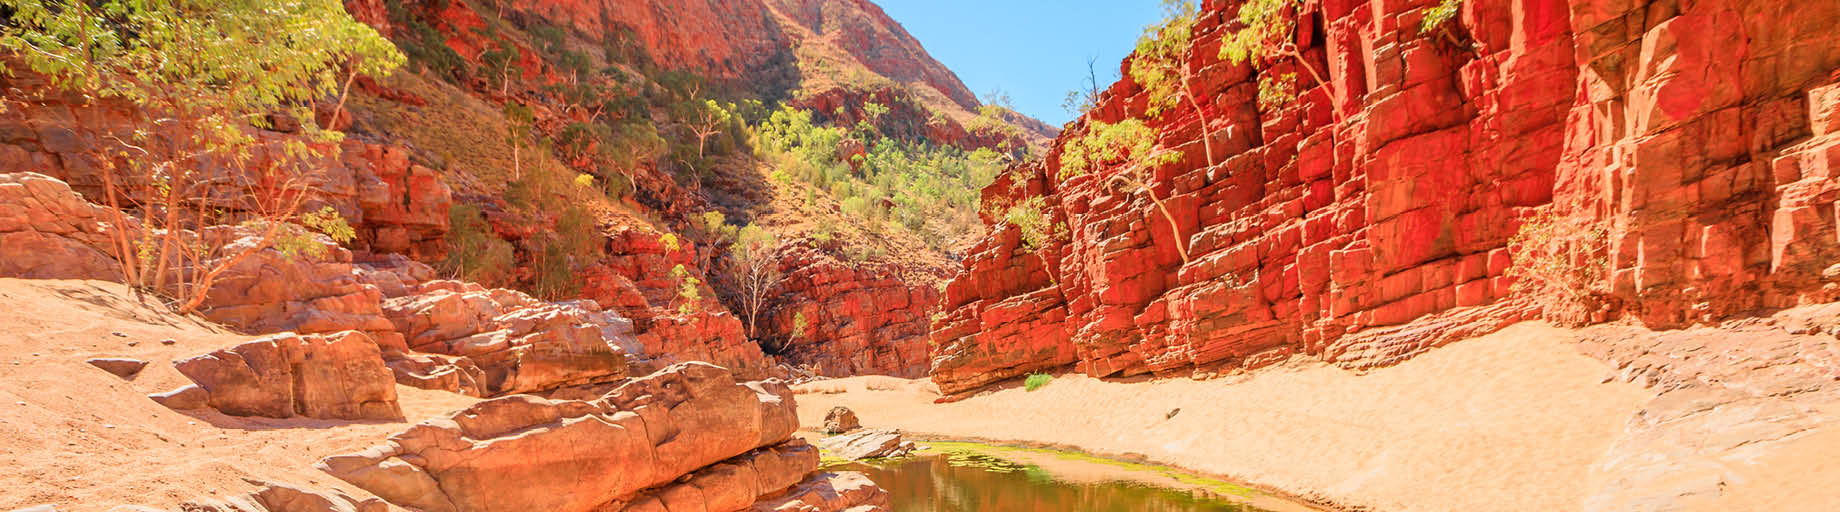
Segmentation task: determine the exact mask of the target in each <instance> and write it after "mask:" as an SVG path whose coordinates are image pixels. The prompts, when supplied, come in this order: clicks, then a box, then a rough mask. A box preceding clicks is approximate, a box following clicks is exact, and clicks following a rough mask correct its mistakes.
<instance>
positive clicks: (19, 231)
mask: <svg viewBox="0 0 1840 512" xmlns="http://www.w3.org/2000/svg"><path fill="white" fill-rule="evenodd" d="M0 154H4V153H0ZM11 163H12V162H9V164H11ZM114 220H116V219H115V217H114V215H113V213H112V210H110V209H108V208H105V207H102V206H98V205H95V204H91V203H90V202H89V201H87V200H85V199H83V196H81V195H78V194H77V192H76V191H74V190H71V188H70V185H66V184H65V183H64V182H62V181H59V180H57V179H54V178H52V177H50V176H46V175H43V174H37V173H30V172H25V173H7V174H0V277H20V278H27V279H115V280H119V279H120V278H121V269H120V266H119V265H118V264H117V263H116V261H115V258H114V257H113V256H111V254H113V252H112V251H111V250H110V249H109V248H110V247H112V246H113V245H112V243H111V241H112V240H113V238H112V237H113V235H112V233H113V232H114V231H115V230H116V229H118V227H117V226H116V225H115V223H114V222H113V221H114ZM123 220H126V221H127V222H128V226H129V227H128V229H129V230H131V231H138V230H139V228H138V227H135V226H138V224H135V223H134V222H133V219H123Z"/></svg>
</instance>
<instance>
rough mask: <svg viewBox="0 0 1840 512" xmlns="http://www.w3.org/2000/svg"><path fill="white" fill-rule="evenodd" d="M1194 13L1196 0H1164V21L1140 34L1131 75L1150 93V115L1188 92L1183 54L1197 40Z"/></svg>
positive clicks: (1164, 109)
mask: <svg viewBox="0 0 1840 512" xmlns="http://www.w3.org/2000/svg"><path fill="white" fill-rule="evenodd" d="M1253 1H1255V2H1256V1H1260V0H1253ZM1195 13H1196V8H1195V2H1194V0H1163V20H1162V22H1161V23H1158V24H1155V25H1151V26H1149V27H1145V28H1144V33H1143V35H1142V36H1139V37H1138V38H1137V49H1136V53H1135V54H1133V55H1132V58H1131V79H1132V80H1134V81H1136V82H1137V83H1138V85H1142V86H1143V87H1144V91H1145V93H1146V94H1148V95H1149V98H1150V104H1149V109H1148V110H1149V113H1150V115H1151V116H1158V115H1162V113H1163V112H1164V111H1167V110H1169V109H1171V108H1175V107H1176V106H1177V105H1178V104H1180V103H1181V101H1182V98H1183V96H1184V95H1185V94H1187V93H1186V91H1185V90H1184V89H1185V88H1186V87H1188V85H1187V84H1186V83H1185V82H1184V80H1183V75H1184V69H1183V68H1184V66H1186V62H1187V60H1186V59H1184V58H1183V55H1184V53H1186V52H1187V51H1188V48H1189V46H1190V45H1191V44H1192V43H1193V40H1194V30H1195Z"/></svg>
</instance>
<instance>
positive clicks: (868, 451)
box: [818, 429, 915, 460]
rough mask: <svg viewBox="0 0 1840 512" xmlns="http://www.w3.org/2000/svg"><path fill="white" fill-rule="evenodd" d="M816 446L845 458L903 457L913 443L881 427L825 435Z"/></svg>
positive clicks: (834, 455) (912, 447)
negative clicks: (850, 432) (851, 432)
mask: <svg viewBox="0 0 1840 512" xmlns="http://www.w3.org/2000/svg"><path fill="white" fill-rule="evenodd" d="M818 447H819V448H822V449H823V450H824V451H825V452H827V453H829V454H830V455H831V456H832V457H837V458H840V459H845V460H860V459H880V458H893V457H904V456H907V454H909V453H913V451H914V448H915V446H914V443H911V442H907V441H903V440H901V433H900V432H895V431H893V430H883V429H870V430H864V431H861V432H857V433H854V434H844V435H840V436H832V437H827V438H824V439H823V440H821V441H818Z"/></svg>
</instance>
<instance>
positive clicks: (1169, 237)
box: [933, 0, 1840, 393]
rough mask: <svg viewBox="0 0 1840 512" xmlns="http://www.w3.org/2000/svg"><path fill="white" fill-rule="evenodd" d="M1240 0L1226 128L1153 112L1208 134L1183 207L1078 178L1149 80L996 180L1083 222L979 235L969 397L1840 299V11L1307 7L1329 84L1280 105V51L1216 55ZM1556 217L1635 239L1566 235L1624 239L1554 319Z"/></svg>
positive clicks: (1187, 144)
mask: <svg viewBox="0 0 1840 512" xmlns="http://www.w3.org/2000/svg"><path fill="white" fill-rule="evenodd" d="M1238 4H1239V2H1209V3H1206V6H1205V9H1206V11H1207V12H1205V13H1203V15H1202V16H1200V17H1199V19H1200V21H1199V23H1198V26H1197V28H1196V30H1197V31H1198V33H1197V36H1196V40H1197V41H1201V43H1200V44H1199V45H1198V46H1197V47H1196V48H1195V49H1194V50H1195V51H1194V52H1193V54H1194V57H1193V58H1192V60H1193V63H1194V64H1195V65H1196V66H1197V67H1198V68H1199V69H1200V73H1199V76H1198V78H1197V79H1195V80H1193V81H1191V82H1190V83H1191V86H1192V87H1193V88H1195V92H1196V93H1197V94H1198V95H1199V96H1200V97H1201V98H1203V104H1202V109H1203V111H1205V113H1206V115H1205V119H1206V127H1205V128H1206V130H1205V131H1204V130H1203V129H1202V128H1203V126H1202V118H1203V116H1198V115H1196V112H1195V111H1194V109H1192V108H1189V107H1182V108H1178V109H1175V110H1172V111H1170V112H1168V113H1165V114H1164V115H1163V116H1161V117H1159V118H1156V119H1154V120H1152V121H1151V122H1150V123H1151V125H1152V126H1153V127H1154V128H1155V129H1156V130H1157V131H1158V137H1159V142H1160V144H1161V145H1162V146H1163V147H1168V148H1173V149H1175V150H1177V151H1179V152H1180V153H1181V155H1182V160H1181V161H1180V162H1177V163H1175V164H1173V165H1168V166H1164V167H1162V168H1159V169H1156V170H1155V172H1154V175H1155V176H1154V180H1153V181H1154V188H1155V193H1156V194H1157V197H1158V198H1160V199H1164V200H1165V201H1166V202H1167V203H1168V205H1169V209H1170V213H1171V214H1172V215H1173V216H1174V217H1175V223H1174V224H1176V226H1175V227H1176V229H1174V230H1172V229H1171V226H1170V223H1169V222H1168V221H1166V220H1164V219H1163V217H1162V215H1161V213H1160V212H1158V211H1156V210H1155V209H1154V208H1155V207H1154V206H1153V205H1152V204H1151V201H1150V200H1149V198H1148V197H1146V196H1145V194H1143V193H1141V192H1136V193H1130V191H1127V190H1123V189H1117V188H1113V187H1107V186H1103V185H1104V183H1105V181H1107V179H1108V178H1109V177H1111V176H1113V175H1116V174H1117V173H1120V172H1123V171H1124V169H1121V165H1119V164H1118V163H1116V162H1113V163H1109V164H1107V165H1102V166H1100V169H1098V170H1097V171H1096V172H1095V173H1092V174H1089V175H1086V176H1081V177H1076V178H1072V179H1065V180H1063V179H1060V178H1059V177H1058V174H1059V171H1060V164H1059V158H1060V154H1059V147H1060V146H1061V145H1062V143H1064V141H1065V140H1066V138H1067V137H1071V136H1077V135H1079V134H1080V133H1082V132H1084V131H1086V125H1088V124H1090V123H1092V122H1099V121H1103V122H1116V121H1119V120H1122V119H1125V118H1127V117H1138V118H1141V117H1144V116H1143V113H1144V109H1145V106H1146V98H1145V94H1144V91H1142V90H1141V88H1139V87H1138V86H1137V85H1136V84H1135V83H1133V82H1131V81H1130V80H1124V81H1120V82H1119V83H1117V84H1115V85H1113V86H1112V88H1111V89H1110V90H1108V91H1107V92H1106V93H1105V94H1104V95H1103V97H1102V98H1101V101H1100V102H1099V103H1100V104H1099V106H1098V108H1096V109H1094V110H1093V111H1092V112H1090V113H1089V114H1088V115H1087V116H1086V117H1085V118H1084V119H1082V120H1080V121H1078V122H1077V123H1076V125H1075V126H1074V127H1073V129H1071V130H1069V133H1068V134H1067V135H1066V136H1064V137H1063V139H1062V141H1061V142H1059V143H1057V145H1056V148H1057V149H1056V150H1055V151H1052V152H1050V153H1049V155H1048V157H1047V161H1046V162H1045V164H1043V165H1042V166H1040V167H1028V168H1021V169H1018V170H1016V171H1015V172H1014V173H1013V174H1012V175H1011V176H1008V177H1005V178H1004V179H1001V180H999V181H998V182H997V183H996V184H993V185H992V186H991V187H990V188H989V189H987V190H986V191H985V196H986V199H987V200H993V199H994V200H995V201H996V202H997V203H998V204H1008V203H1011V202H1013V201H1018V200H1022V199H1025V198H1029V197H1043V198H1044V199H1045V202H1046V204H1047V206H1048V207H1049V208H1048V209H1049V210H1050V213H1051V215H1052V216H1053V217H1054V218H1056V219H1057V220H1060V221H1063V222H1065V223H1066V226H1067V232H1068V233H1069V236H1068V238H1067V239H1065V240H1062V241H1059V242H1057V243H1052V244H1049V247H1047V248H1045V249H1044V250H1041V251H1037V252H1034V253H1030V252H1026V251H1022V250H1019V249H1017V246H1018V244H1017V243H1016V239H1017V237H1016V235H1015V233H1013V230H1011V229H1006V228H1004V227H1002V226H996V227H993V229H992V232H991V234H990V235H989V236H988V237H987V238H986V239H985V240H984V241H982V242H981V243H980V244H979V245H978V246H977V247H976V248H975V249H974V250H973V251H972V252H971V254H970V255H969V256H968V257H967V258H966V261H965V270H964V272H963V273H962V274H960V277H959V278H958V279H956V280H955V282H954V283H952V285H950V286H949V287H948V289H947V293H946V298H945V300H944V302H943V307H944V308H945V315H944V317H943V318H942V319H941V320H939V321H938V322H935V324H934V327H933V328H934V333H933V337H934V340H935V341H936V342H937V343H938V344H939V349H938V350H936V351H935V352H934V356H933V357H934V372H935V374H934V378H935V380H937V381H938V383H939V384H940V387H941V389H942V391H945V392H947V393H959V392H963V391H966V390H969V389H972V388H975V387H977V386H980V385H983V384H986V383H989V382H993V381H995V380H999V379H1001V378H1006V377H1013V376H1016V375H1020V374H1022V373H1026V372H1027V371H1031V370H1033V369H1039V368H1047V367H1054V366H1064V365H1075V366H1076V368H1077V369H1078V370H1081V371H1084V372H1086V373H1089V374H1093V375H1136V374H1160V375H1170V374H1191V373H1201V374H1209V373H1212V372H1215V371H1220V370H1223V369H1227V368H1236V367H1247V366H1258V365H1262V364H1268V363H1270V362H1272V361H1276V360H1280V359H1282V358H1283V357H1285V356H1287V355H1289V354H1294V353H1306V354H1312V355H1315V356H1319V357H1321V358H1323V359H1326V360H1329V361H1331V362H1335V363H1337V364H1342V365H1344V366H1350V367H1365V366H1372V365H1379V364H1389V363H1391V362H1396V361H1398V360H1400V359H1403V358H1406V357H1410V356H1411V355H1413V354H1416V353H1418V352H1420V351H1422V350H1424V349H1426V348H1428V347H1432V346H1436V345H1438V344H1441V343H1445V342H1448V341H1450V340H1452V339H1456V338H1459V337H1462V336H1467V335H1472V334H1474V333H1475V332H1476V331H1479V330H1480V331H1486V330H1487V329H1490V328H1493V327H1494V326H1500V325H1505V324H1506V323H1509V322H1511V321H1513V320H1515V319H1518V318H1522V317H1531V316H1538V315H1541V314H1545V315H1548V316H1552V317H1555V318H1558V319H1562V320H1569V321H1603V320H1609V319H1615V318H1635V319H1639V320H1641V321H1642V322H1644V323H1647V324H1648V325H1651V326H1662V327H1665V326H1681V325H1686V324H1689V323H1694V322H1706V321H1712V320H1715V319H1718V318H1722V317H1726V316H1729V315H1732V314H1736V313H1738V312H1742V311H1751V310H1756V309H1759V308H1781V307H1786V306H1791V305H1795V304H1797V303H1802V302H1812V301H1823V300H1832V297H1833V293H1834V291H1833V290H1831V289H1829V287H1828V285H1826V284H1825V283H1824V281H1823V280H1822V278H1821V272H1822V271H1823V270H1824V269H1826V268H1827V267H1828V266H1829V265H1831V264H1832V263H1831V262H1832V261H1834V256H1836V255H1837V253H1836V251H1840V236H1837V235H1835V233H1836V232H1837V231H1836V230H1835V228H1834V227H1833V226H1834V225H1835V223H1836V220H1835V217H1834V216H1833V215H1832V205H1833V202H1834V200H1835V198H1836V195H1835V194H1833V193H1832V190H1833V187H1834V183H1835V182H1834V180H1833V177H1832V174H1831V173H1830V172H1828V171H1827V169H1829V168H1830V167H1832V164H1831V161H1832V160H1833V159H1834V158H1835V155H1836V154H1837V153H1836V150H1835V148H1836V147H1840V139H1835V138H1834V137H1835V135H1834V131H1833V125H1834V121H1833V111H1834V102H1835V101H1836V100H1835V99H1834V94H1835V92H1834V91H1835V89H1834V86H1835V84H1836V80H1837V79H1840V76H1836V75H1835V70H1836V69H1840V55H1837V54H1835V53H1834V52H1830V51H1826V50H1825V49H1827V48H1833V47H1834V46H1835V44H1836V43H1837V42H1840V35H1835V34H1834V33H1832V32H1831V31H1826V30H1821V29H1818V28H1815V27H1818V26H1825V25H1827V24H1831V23H1833V22H1835V21H1840V5H1833V4H1830V3H1822V4H1820V5H1819V6H1814V5H1805V4H1803V3H1796V2H1787V1H1770V2H1748V3H1747V2H1736V1H1724V0H1719V1H1710V2H1695V3H1693V4H1692V5H1685V4H1683V5H1680V6H1674V5H1673V4H1667V6H1665V7H1663V6H1661V5H1660V4H1655V5H1650V4H1643V3H1618V2H1602V1H1590V0H1587V1H1576V2H1564V1H1560V0H1533V1H1514V2H1510V1H1505V0H1500V1H1497V0H1471V1H1466V2H1463V3H1462V4H1461V5H1462V8H1461V12H1460V15H1459V16H1458V17H1457V19H1455V20H1453V21H1452V22H1450V25H1448V26H1447V27H1446V28H1445V29H1440V30H1439V31H1432V32H1431V33H1421V32H1420V30H1419V20H1420V19H1421V17H1422V15H1423V9H1424V8H1425V7H1427V6H1428V3H1426V2H1403V3H1402V2H1317V1H1306V2H1304V8H1302V9H1299V12H1301V13H1302V16H1303V18H1302V19H1300V20H1299V21H1300V23H1299V24H1298V27H1299V31H1300V32H1301V34H1300V36H1299V41H1300V42H1302V43H1305V44H1304V47H1303V48H1302V53H1303V55H1304V57H1305V59H1307V60H1308V61H1309V62H1310V64H1311V65H1312V66H1313V67H1314V68H1315V69H1317V70H1327V75H1328V77H1329V83H1328V84H1314V83H1311V82H1310V80H1308V79H1307V73H1305V72H1302V71H1301V70H1298V69H1297V63H1296V62H1294V61H1293V60H1281V61H1276V62H1274V64H1273V65H1272V67H1271V68H1270V69H1269V70H1267V71H1265V72H1275V73H1286V72H1296V73H1298V74H1299V75H1300V76H1305V77H1306V78H1305V79H1303V80H1301V82H1302V90H1300V91H1299V93H1300V94H1299V97H1298V99H1297V100H1296V101H1294V102H1291V103H1289V104H1286V105H1284V106H1282V108H1277V109H1272V110H1261V109H1260V107H1259V105H1258V100H1257V96H1258V85H1257V80H1258V76H1257V73H1259V71H1254V70H1251V69H1248V68H1246V67H1241V66H1232V65H1230V64H1227V63H1224V62H1220V61H1217V60H1216V59H1215V58H1214V55H1215V54H1216V49H1217V47H1218V41H1219V32H1220V30H1221V26H1220V24H1221V23H1223V22H1224V21H1225V20H1231V19H1233V13H1234V11H1235V10H1236V9H1237V8H1238ZM1443 30H1447V31H1449V32H1450V35H1451V37H1448V38H1447V37H1444V36H1443V35H1440V34H1442V31H1443ZM1452 39H1457V40H1459V41H1461V43H1462V44H1452V43H1451V40H1452ZM1204 133H1205V134H1206V137H1208V140H1210V141H1211V142H1212V144H1211V145H1212V148H1213V153H1214V155H1213V161H1209V160H1208V156H1207V155H1206V151H1205V149H1206V148H1205V147H1204V145H1203V144H1202V138H1203V135H1204ZM1542 214H1551V215H1557V216H1558V217H1559V218H1561V219H1566V220H1568V221H1573V222H1576V223H1578V224H1579V225H1595V226H1601V227H1603V229H1604V232H1605V233H1606V234H1605V236H1604V240H1603V241H1602V247H1604V248H1603V249H1601V250H1595V251H1593V250H1592V249H1591V245H1590V244H1585V243H1573V244H1571V245H1568V246H1566V249H1565V250H1567V251H1570V253H1569V256H1570V257H1571V258H1572V259H1573V261H1574V263H1576V264H1580V265H1583V264H1588V263H1589V262H1591V261H1592V260H1595V259H1598V258H1602V259H1603V260H1604V261H1607V262H1608V263H1607V265H1606V266H1607V270H1606V271H1605V272H1603V276H1604V277H1603V278H1602V280H1601V282H1595V283H1587V284H1586V285H1585V287H1586V288H1589V289H1597V290H1602V291H1601V292H1599V293H1598V294H1597V298H1596V300H1595V302H1593V303H1591V304H1590V306H1589V307H1588V308H1585V309H1583V310H1579V311H1558V310H1553V309H1551V308H1548V309H1547V310H1545V311H1544V312H1542V311H1541V310H1540V309H1537V308H1535V307H1533V306H1532V305H1530V304H1531V303H1529V302H1523V301H1521V300H1519V298H1517V297H1515V296H1514V295H1513V293H1512V289H1511V285H1512V284H1513V283H1512V282H1510V280H1509V279H1507V278H1506V277H1504V274H1505V272H1506V270H1507V268H1508V266H1509V265H1510V263H1511V262H1512V254H1511V253H1510V252H1509V250H1508V241H1509V239H1510V238H1511V237H1512V236H1513V235H1514V234H1515V233H1516V232H1517V231H1518V230H1519V229H1520V227H1521V225H1522V224H1523V223H1524V222H1525V220H1526V219H1528V218H1531V217H1533V216H1536V215H1542ZM991 220H992V219H987V222H989V221H991ZM993 224H994V223H993ZM1178 243H1180V244H1182V246H1183V247H1186V248H1187V249H1188V252H1189V253H1190V256H1191V259H1190V261H1187V262H1184V261H1183V259H1182V258H1181V257H1180V256H1179V254H1178V251H1177V244H1178ZM1427 319H1428V320H1431V321H1437V322H1443V324H1444V325H1448V326H1473V327H1467V328H1465V329H1460V330H1456V331H1452V330H1446V329H1432V328H1419V327H1415V321H1425V320H1427ZM1025 332H1026V333H1031V335H1028V336H1023V335H1022V334H1021V333H1025Z"/></svg>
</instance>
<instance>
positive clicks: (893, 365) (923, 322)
mask: <svg viewBox="0 0 1840 512" xmlns="http://www.w3.org/2000/svg"><path fill="white" fill-rule="evenodd" d="M779 256H780V258H781V259H780V268H781V270H782V271H783V272H784V273H785V276H786V280H785V282H784V284H782V285H780V287H779V288H778V289H777V291H776V293H777V295H778V297H777V298H776V299H774V300H770V301H769V302H768V303H769V304H775V303H778V304H783V305H782V306H779V307H777V308H774V309H771V310H769V311H765V312H762V315H761V320H760V322H759V324H758V325H757V327H756V329H758V330H759V332H758V333H757V336H756V337H759V338H762V339H767V340H779V341H778V342H776V344H779V345H783V346H784V347H785V350H784V351H783V352H784V357H785V359H786V361H787V362H788V363H791V364H793V365H797V366H802V367H809V368H810V369H811V370H812V371H813V373H815V374H817V375H823V376H829V377H848V376H852V375H872V374H873V375H893V376H898V377H907V378H915V377H920V376H923V375H926V370H927V366H928V365H927V344H926V340H927V329H928V323H929V322H930V320H929V319H928V316H929V315H930V313H931V311H932V308H933V305H934V304H936V303H938V301H939V292H938V291H937V290H934V289H933V288H932V287H930V286H926V285H923V284H910V283H908V282H907V281H906V280H905V279H903V278H902V277H901V275H900V274H899V273H898V270H899V269H897V268H894V267H893V266H888V265H863V264H851V263H846V262H843V261H840V260H838V259H837V258H836V257H835V256H833V255H831V254H828V253H826V252H825V251H822V250H820V249H818V248H816V247H812V246H809V245H803V244H796V245H792V246H790V247H789V248H786V249H782V250H781V252H780V253H779ZM801 316H802V317H804V319H805V327H804V332H803V333H802V334H801V335H799V336H793V334H794V330H795V323H796V318H798V317H801Z"/></svg>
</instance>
